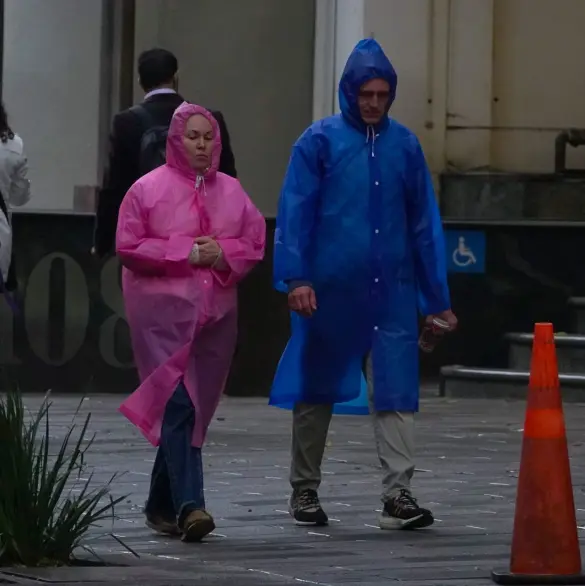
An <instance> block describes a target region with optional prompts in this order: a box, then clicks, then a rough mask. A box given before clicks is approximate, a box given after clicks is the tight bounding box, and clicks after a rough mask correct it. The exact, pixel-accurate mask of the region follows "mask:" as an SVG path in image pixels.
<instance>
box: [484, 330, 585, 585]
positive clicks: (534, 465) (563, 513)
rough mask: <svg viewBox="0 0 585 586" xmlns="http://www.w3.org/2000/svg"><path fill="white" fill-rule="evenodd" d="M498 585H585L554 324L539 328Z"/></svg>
mask: <svg viewBox="0 0 585 586" xmlns="http://www.w3.org/2000/svg"><path fill="white" fill-rule="evenodd" d="M492 579H493V580H494V582H496V583H497V584H585V576H584V575H583V574H582V573H581V552H580V550H579V539H578V536H577V521H576V518H575V504H574V501H573V485H572V483H571V470H570V466H569V453H568V449H567V436H566V432H565V419H564V415H563V404H562V400H561V393H560V388H559V374H558V367H557V356H556V351H555V340H554V332H553V326H552V324H536V325H535V328H534V343H533V346H532V363H531V365H530V386H529V393H528V405H527V408H526V419H525V423H524V439H523V442H522V458H521V460H520V475H519V478H518V492H517V495H516V516H515V518H514V534H513V538H512V556H511V563H510V571H509V572H492Z"/></svg>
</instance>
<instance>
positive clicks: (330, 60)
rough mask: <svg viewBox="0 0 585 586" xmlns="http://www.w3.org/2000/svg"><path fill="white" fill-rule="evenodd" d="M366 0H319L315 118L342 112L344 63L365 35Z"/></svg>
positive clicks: (314, 85) (314, 83)
mask: <svg viewBox="0 0 585 586" xmlns="http://www.w3.org/2000/svg"><path fill="white" fill-rule="evenodd" d="M364 3H365V0H316V6H315V62H314V74H313V118H314V119H315V120H318V119H320V118H324V117H325V116H331V115H332V114H334V113H336V112H339V100H338V96H337V87H338V85H339V80H340V79H341V75H342V73H343V69H344V67H345V63H346V62H347V58H348V57H349V54H350V53H351V51H352V50H353V48H354V47H355V45H356V43H357V42H358V41H359V40H361V39H362V38H363V36H364V19H365V4H364Z"/></svg>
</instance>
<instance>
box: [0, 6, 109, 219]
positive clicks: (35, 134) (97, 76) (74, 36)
mask: <svg viewBox="0 0 585 586" xmlns="http://www.w3.org/2000/svg"><path fill="white" fill-rule="evenodd" d="M4 4H5V15H4V63H3V69H4V71H3V83H2V86H3V100H4V103H5V105H6V108H7V110H8V114H9V117H10V122H11V125H12V127H13V129H14V131H15V132H18V133H19V134H20V135H21V136H22V137H23V140H24V144H25V148H26V151H27V153H28V156H29V159H30V169H31V174H30V178H31V180H32V188H33V192H32V199H31V201H30V203H29V204H28V207H29V208H32V209H39V210H49V211H55V210H71V209H72V208H73V194H74V187H75V186H76V185H94V186H95V185H96V183H97V182H98V178H99V151H100V149H101V148H102V145H103V139H102V136H101V129H100V108H101V103H100V93H101V92H100V83H101V77H102V70H101V43H102V16H103V3H102V1H101V0H91V1H88V2H80V1H79V0H50V1H47V0H5V3H4Z"/></svg>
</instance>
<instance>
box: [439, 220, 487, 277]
mask: <svg viewBox="0 0 585 586" xmlns="http://www.w3.org/2000/svg"><path fill="white" fill-rule="evenodd" d="M445 252H446V253H447V272H449V273H485V232H481V231H479V230H445Z"/></svg>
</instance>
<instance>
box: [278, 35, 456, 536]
mask: <svg viewBox="0 0 585 586" xmlns="http://www.w3.org/2000/svg"><path fill="white" fill-rule="evenodd" d="M396 85H397V76H396V72H395V71H394V68H393V67H392V65H391V63H390V61H389V60H388V58H387V57H386V55H385V54H384V51H383V50H382V48H381V47H380V45H379V44H378V43H377V42H376V41H374V40H372V39H366V40H363V41H361V42H360V43H358V45H357V46H356V48H355V49H354V51H353V53H352V54H351V56H350V57H349V60H348V62H347V65H346V67H345V71H344V73H343V76H342V79H341V82H340V87H339V99H340V105H341V114H340V115H337V116H331V117H329V118H325V119H324V120H320V121H318V122H316V123H314V124H313V125H312V126H310V127H309V128H308V129H307V130H306V131H305V132H304V133H303V135H302V136H301V137H300V138H299V139H298V141H297V142H296V144H295V145H294V148H293V152H292V156H291V159H290V163H289V167H288V171H287V174H286V178H285V181H284V187H283V190H282V194H281V198H280V202H279V210H278V218H277V226H276V234H275V250H274V280H275V286H276V288H277V289H278V290H280V291H283V292H287V293H288V295H289V306H290V309H291V310H292V311H293V317H292V336H291V339H290V341H289V343H288V345H287V348H286V350H285V352H284V354H283V356H282V359H281V361H280V364H279V367H278V370H277V373H276V377H275V380H274V384H273V388H272V392H271V397H270V403H271V405H276V406H279V407H283V408H287V409H293V410H294V411H293V412H294V415H293V440H292V465H291V475H290V481H291V485H292V488H293V494H292V496H291V499H290V512H291V515H292V516H293V517H294V519H295V520H296V522H297V523H299V524H303V525H305V524H307V525H313V524H315V525H324V524H326V523H327V522H328V518H327V515H326V514H325V512H324V511H323V509H322V507H321V505H320V502H319V498H318V494H317V490H318V488H319V485H320V481H321V461H322V458H323V452H324V449H325V444H326V439H327V432H328V428H329V424H330V421H331V416H332V413H333V412H334V411H335V412H342V413H355V414H362V413H367V410H368V403H369V410H370V411H371V412H372V416H373V420H374V431H375V439H376V446H377V450H378V455H379V458H380V462H381V464H382V469H383V474H384V478H383V495H382V500H383V503H384V509H383V513H382V515H381V517H380V520H379V522H380V527H381V528H382V529H399V528H409V529H413V528H422V527H427V526H429V525H431V524H432V523H433V516H432V514H431V512H430V511H428V510H427V509H424V508H421V507H420V506H419V505H418V503H417V501H416V499H415V498H414V497H413V495H412V494H411V491H410V483H411V478H412V475H413V472H414V437H413V435H414V413H415V412H417V411H418V407H419V380H418V374H419V373H418V317H419V314H421V315H423V316H425V317H426V318H427V320H430V319H433V318H434V317H439V318H441V319H443V320H444V321H446V322H447V323H448V324H449V326H450V327H451V328H455V326H456V324H457V319H456V318H455V316H454V315H453V313H452V312H451V309H450V300H449V291H448V286H447V276H446V267H445V264H446V263H445V252H444V243H443V231H442V226H441V220H440V216H439V210H438V206H437V203H436V199H435V194H434V190H433V185H432V180H431V176H430V173H429V170H428V167H427V164H426V162H425V158H424V155H423V152H422V149H421V146H420V144H419V142H418V140H417V138H416V136H415V135H414V134H413V133H412V132H411V131H409V130H408V129H407V128H405V127H404V126H402V125H401V124H399V123H398V122H396V121H394V120H392V119H390V118H389V117H388V111H389V109H390V106H391V105H392V102H393V101H394V98H395V95H396ZM363 374H365V375H366V376H365V378H366V380H367V393H364V398H365V397H366V394H367V399H365V400H364V401H363V405H362V404H361V403H362V402H361V401H360V400H359V396H360V390H361V388H362V387H361V385H362V379H363ZM364 386H365V385H364ZM356 399H357V400H356Z"/></svg>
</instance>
